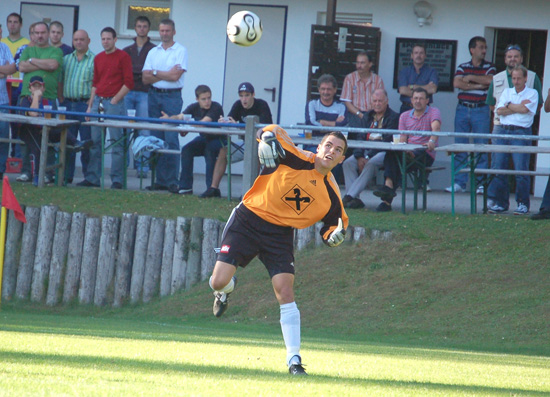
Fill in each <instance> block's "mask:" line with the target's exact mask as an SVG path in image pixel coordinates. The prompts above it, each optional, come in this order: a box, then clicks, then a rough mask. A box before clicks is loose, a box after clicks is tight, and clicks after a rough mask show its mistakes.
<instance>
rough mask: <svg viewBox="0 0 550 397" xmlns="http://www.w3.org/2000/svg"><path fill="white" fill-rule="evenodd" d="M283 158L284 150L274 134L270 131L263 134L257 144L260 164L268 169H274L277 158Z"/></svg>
mask: <svg viewBox="0 0 550 397" xmlns="http://www.w3.org/2000/svg"><path fill="white" fill-rule="evenodd" d="M285 156H286V153H285V150H284V149H283V147H282V146H281V144H280V143H279V141H278V140H277V137H276V136H275V134H274V133H273V132H271V131H266V132H264V133H263V134H262V135H261V140H260V141H259V144H258V157H259V159H260V164H261V165H263V166H266V167H268V168H275V167H276V166H277V163H278V159H279V157H280V158H282V159H284V158H285Z"/></svg>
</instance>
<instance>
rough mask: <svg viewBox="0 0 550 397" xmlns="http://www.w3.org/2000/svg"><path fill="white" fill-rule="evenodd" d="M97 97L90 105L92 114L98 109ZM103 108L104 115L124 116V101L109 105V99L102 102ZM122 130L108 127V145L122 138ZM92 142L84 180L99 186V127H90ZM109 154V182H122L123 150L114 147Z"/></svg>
mask: <svg viewBox="0 0 550 397" xmlns="http://www.w3.org/2000/svg"><path fill="white" fill-rule="evenodd" d="M99 101H100V98H99V97H97V96H96V97H95V98H94V103H93V105H92V113H97V111H98V107H99ZM103 107H104V108H105V114H113V115H121V116H126V108H125V107H124V101H120V102H119V103H117V104H116V105H113V104H111V101H110V100H109V99H104V100H103ZM122 135H123V131H122V128H111V127H109V136H110V141H109V142H108V144H111V143H114V142H115V141H117V140H119V139H120V138H122ZM92 140H93V141H94V144H93V146H92V147H91V149H90V162H89V163H88V174H87V175H86V177H85V179H86V180H87V181H88V182H91V183H94V184H96V185H99V184H100V182H101V171H102V169H101V127H92ZM110 152H111V182H113V183H114V182H119V183H122V182H123V180H122V179H123V178H122V177H123V172H124V169H123V167H125V163H124V150H123V148H122V146H121V145H116V146H114V147H112V148H111V149H110Z"/></svg>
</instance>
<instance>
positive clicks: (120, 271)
mask: <svg viewBox="0 0 550 397" xmlns="http://www.w3.org/2000/svg"><path fill="white" fill-rule="evenodd" d="M137 218H138V217H137V215H136V214H122V222H121V225H120V237H119V243H118V257H117V260H116V271H115V297H114V300H113V306H115V307H120V306H122V305H123V304H124V302H125V301H126V300H127V299H128V297H129V296H130V277H131V275H132V259H133V252H134V241H135V236H136V224H137Z"/></svg>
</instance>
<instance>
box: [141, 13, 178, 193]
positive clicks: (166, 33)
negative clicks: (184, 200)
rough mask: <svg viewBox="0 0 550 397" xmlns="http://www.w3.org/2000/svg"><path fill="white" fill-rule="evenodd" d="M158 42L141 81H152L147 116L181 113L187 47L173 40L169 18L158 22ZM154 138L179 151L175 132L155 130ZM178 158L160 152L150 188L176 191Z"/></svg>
mask: <svg viewBox="0 0 550 397" xmlns="http://www.w3.org/2000/svg"><path fill="white" fill-rule="evenodd" d="M159 34H160V38H161V43H160V44H159V45H158V46H156V47H155V48H153V49H151V50H150V51H149V54H147V58H146V59H145V64H144V65H143V76H142V79H143V83H144V84H152V86H151V88H150V89H149V95H148V98H147V99H148V108H149V117H155V118H157V117H161V116H162V112H164V113H166V114H167V115H168V116H173V115H175V114H179V113H181V109H182V107H183V100H182V98H181V90H182V88H183V82H184V77H185V72H186V71H187V49H186V48H185V47H184V46H182V45H181V44H179V43H178V42H176V41H174V36H175V35H176V27H175V24H174V21H172V20H171V19H163V20H162V21H161V22H160V26H159ZM153 135H154V136H155V137H156V138H159V139H162V140H164V142H165V143H166V144H167V146H168V149H172V150H179V148H180V144H179V136H178V134H176V133H174V132H167V131H154V132H153ZM179 161H180V159H179V157H178V156H174V155H173V154H165V155H160V156H159V159H158V163H157V182H156V183H155V184H154V185H151V186H149V187H148V189H149V190H169V191H170V192H172V193H178V191H179V185H178V171H179Z"/></svg>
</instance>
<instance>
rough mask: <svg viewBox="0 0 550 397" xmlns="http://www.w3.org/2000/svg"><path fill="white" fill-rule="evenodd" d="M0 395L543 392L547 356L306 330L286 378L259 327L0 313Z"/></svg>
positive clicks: (275, 339) (275, 342)
mask: <svg viewBox="0 0 550 397" xmlns="http://www.w3.org/2000/svg"><path fill="white" fill-rule="evenodd" d="M0 318H1V319H2V322H1V325H0V356H1V357H2V366H0V374H1V375H0V390H2V394H4V395H27V394H36V393H37V392H38V393H39V394H42V393H43V394H46V395H60V394H66V395H135V394H140V395H141V394H146V395H215V394H222V395H243V394H245V395H248V394H253V395H259V394H262V395H366V394H368V395H405V396H408V395H444V396H449V395H509V394H515V395H538V394H540V395H543V394H545V393H550V359H549V358H548V357H536V356H522V355H512V354H492V353H476V352H471V351H458V350H450V349H430V348H420V347H400V346H391V345H387V344H383V343H366V342H364V341H361V340H358V339H356V338H342V337H339V336H337V335H327V334H326V333H324V332H315V331H311V330H310V331H306V332H305V333H304V336H303V342H304V343H303V355H304V357H307V364H308V365H307V369H308V371H309V373H310V375H311V376H309V377H308V378H300V379H296V378H291V377H290V376H289V375H288V374H287V373H286V369H285V366H284V364H283V363H282V357H283V356H282V354H281V352H282V350H283V346H282V342H281V338H280V335H279V333H278V330H275V329H273V328H272V327H265V326H263V325H261V324H255V325H252V324H241V323H233V324H230V323H224V322H221V323H220V322H219V321H217V320H216V319H214V318H212V319H210V320H205V321H199V322H186V321H185V322H164V323H160V322H154V321H143V320H132V319H114V318H111V319H109V318H94V317H75V316H63V315H42V314H29V313H24V314H22V313H17V312H14V311H11V310H8V311H4V312H2V313H1V314H0ZM39 391H40V392H39Z"/></svg>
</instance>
